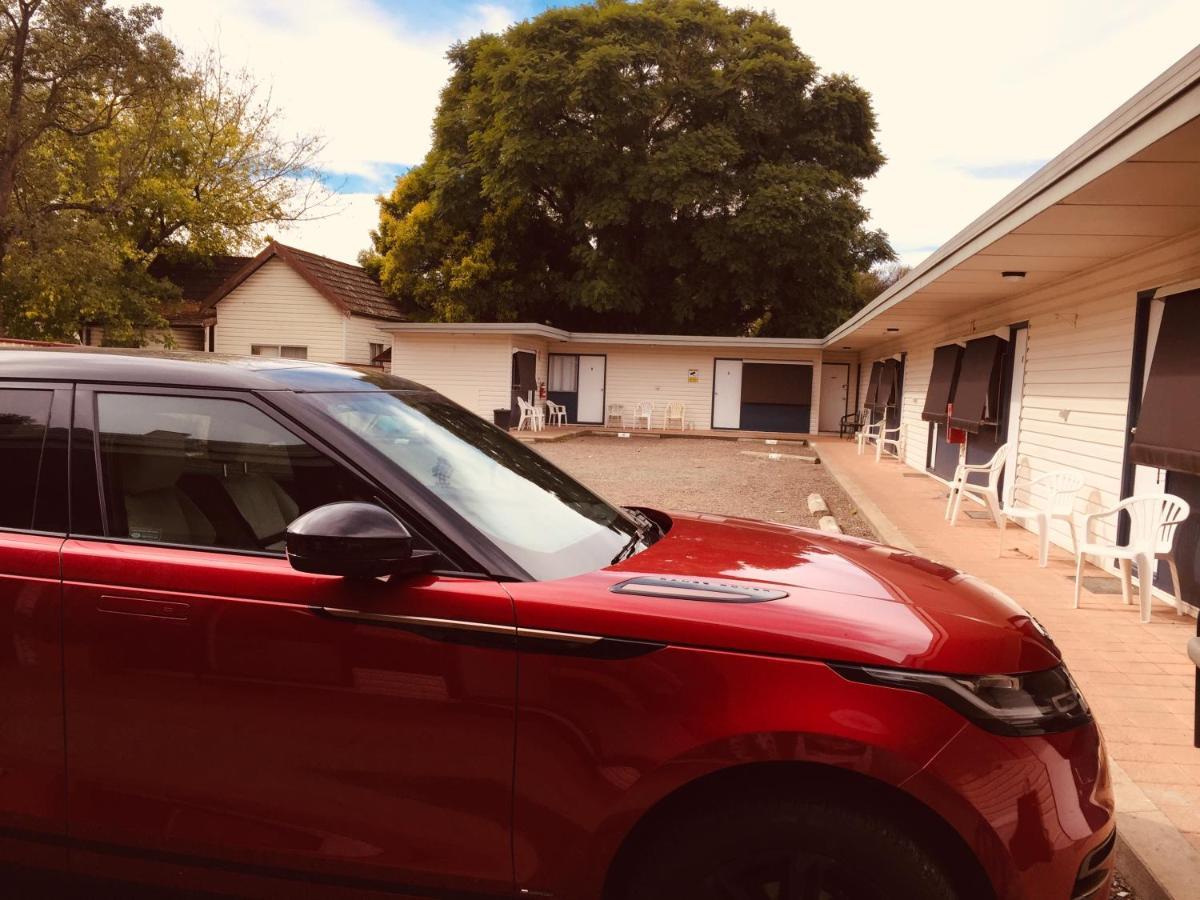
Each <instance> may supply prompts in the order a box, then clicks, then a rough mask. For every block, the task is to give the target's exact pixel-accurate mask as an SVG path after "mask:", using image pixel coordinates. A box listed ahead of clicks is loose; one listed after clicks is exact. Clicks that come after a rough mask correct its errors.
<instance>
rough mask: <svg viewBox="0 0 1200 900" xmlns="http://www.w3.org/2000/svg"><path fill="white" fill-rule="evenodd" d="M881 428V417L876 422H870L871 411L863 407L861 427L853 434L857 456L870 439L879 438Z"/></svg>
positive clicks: (875, 439)
mask: <svg viewBox="0 0 1200 900" xmlns="http://www.w3.org/2000/svg"><path fill="white" fill-rule="evenodd" d="M882 429H883V419H880V420H879V421H878V422H872V421H871V411H870V410H869V409H864V410H863V424H862V427H861V428H859V429H858V434H856V435H855V436H854V442H855V444H857V446H858V455H859V456H862V455H863V452H864V451H865V450H866V449H867V445H868V444H870V443H871V442H872V441H878V440H879V432H880V431H881V430H882Z"/></svg>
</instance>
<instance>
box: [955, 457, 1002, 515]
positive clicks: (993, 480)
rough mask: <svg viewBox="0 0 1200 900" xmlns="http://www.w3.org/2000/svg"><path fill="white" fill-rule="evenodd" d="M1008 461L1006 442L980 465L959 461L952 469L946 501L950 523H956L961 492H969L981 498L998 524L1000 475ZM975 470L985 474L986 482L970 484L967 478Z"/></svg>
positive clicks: (961, 497)
mask: <svg viewBox="0 0 1200 900" xmlns="http://www.w3.org/2000/svg"><path fill="white" fill-rule="evenodd" d="M1007 463H1008V444H1003V445H1001V447H1000V449H999V450H997V451H996V452H995V453H994V454H992V458H991V459H989V460H988V461H987V462H985V463H983V464H982V465H973V466H969V465H967V464H966V463H959V464H958V468H957V469H955V470H954V480H953V481H951V482H950V497H949V499H948V500H947V501H946V518H947V519H949V520H950V524H951V525H957V524H958V513H959V510H961V509H962V500H963V494H969V495H971V496H973V497H976V498H978V499H979V500H982V501H983V503H984V505H985V506H987V508H988V510H989V511H990V512H991V514H992V518H993V519H994V520H995V522H996V524H997V525H999V524H1000V475H1001V473H1003V472H1004V466H1005V465H1006V464H1007ZM977 472H983V473H986V474H987V484H972V483H971V482H970V481H968V480H967V479H969V478H970V477H971V476H972V475H974V474H976V473H977Z"/></svg>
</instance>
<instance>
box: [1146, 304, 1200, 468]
mask: <svg viewBox="0 0 1200 900" xmlns="http://www.w3.org/2000/svg"><path fill="white" fill-rule="evenodd" d="M1197 397H1200V291H1188V292H1187V293H1186V294H1178V295H1176V296H1174V297H1168V298H1167V300H1166V302H1165V303H1164V304H1163V316H1162V325H1161V326H1160V328H1159V331H1158V342H1157V343H1156V344H1155V347H1154V359H1153V360H1152V361H1151V363H1150V378H1149V380H1147V382H1146V391H1145V393H1144V394H1143V395H1142V409H1141V412H1140V413H1139V414H1138V422H1137V431H1135V432H1134V435H1133V443H1132V444H1131V445H1130V447H1129V457H1130V459H1131V460H1132V461H1133V462H1135V463H1138V464H1139V465H1143V466H1154V467H1156V468H1159V469H1171V470H1172V471H1175V472H1188V473H1191V474H1194V475H1200V415H1197V413H1196V406H1195V403H1196V398H1197Z"/></svg>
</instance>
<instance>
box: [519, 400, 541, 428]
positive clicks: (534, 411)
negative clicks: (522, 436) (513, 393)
mask: <svg viewBox="0 0 1200 900" xmlns="http://www.w3.org/2000/svg"><path fill="white" fill-rule="evenodd" d="M517 408H518V409H519V410H521V418H520V420H519V421H518V422H517V431H521V430H522V429H523V428H526V427H528V428H529V430H530V431H541V430H542V429H543V428H544V427H545V426H546V421H545V417H544V416H543V415H542V410H541V407H539V406H534V405H533V404H532V403H530V402H529V401H528V400H522V399H521V398H520V397H518V398H517Z"/></svg>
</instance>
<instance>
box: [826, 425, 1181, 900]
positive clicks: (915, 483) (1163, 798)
mask: <svg viewBox="0 0 1200 900" xmlns="http://www.w3.org/2000/svg"><path fill="white" fill-rule="evenodd" d="M813 445H814V446H815V447H816V449H817V451H818V452H819V454H820V456H821V459H822V461H823V463H824V464H825V465H826V466H827V467H828V470H829V472H830V474H831V475H833V476H834V478H835V479H836V480H837V481H838V482H840V483H841V485H842V487H843V488H844V489H845V490H846V492H847V493H848V494H849V495H850V496H851V498H852V499H853V500H854V501H855V502H856V503H857V504H858V507H859V512H860V513H861V514H862V515H863V516H864V517H865V518H866V519H867V520H868V521H869V522H871V524H872V525H873V526H875V529H876V531H877V532H878V533H879V535H880V537H881V538H882V539H883V540H884V541H885V542H886V543H890V544H893V545H895V546H900V547H902V548H904V549H907V550H912V551H914V552H916V553H918V554H920V555H922V556H928V557H931V558H933V559H935V560H940V561H942V562H945V563H948V564H949V565H952V566H954V567H955V568H958V569H962V570H963V571H966V572H970V573H971V574H974V575H978V576H979V577H981V578H983V579H985V580H987V581H989V582H991V583H992V584H994V585H995V586H996V587H998V588H999V589H1000V590H1002V591H1004V592H1005V593H1007V594H1009V595H1011V596H1012V597H1014V598H1015V599H1016V600H1017V601H1018V602H1019V603H1021V604H1022V605H1023V606H1025V607H1026V608H1027V609H1028V610H1029V611H1030V612H1031V613H1032V614H1033V615H1034V616H1036V617H1037V618H1038V620H1039V621H1041V622H1042V624H1043V625H1045V626H1046V628H1047V629H1048V630H1049V631H1050V633H1051V634H1052V635H1053V636H1054V640H1055V642H1056V643H1057V644H1058V645H1059V647H1060V648H1061V649H1062V651H1063V654H1064V656H1065V657H1066V661H1067V664H1068V665H1069V666H1070V669H1071V672H1072V674H1073V675H1074V676H1075V678H1076V680H1077V681H1078V682H1079V685H1080V687H1081V688H1082V689H1083V692H1084V694H1085V695H1086V696H1087V699H1088V702H1089V703H1090V704H1091V706H1092V710H1093V711H1094V713H1095V715H1096V719H1097V721H1099V723H1100V726H1101V730H1102V731H1103V733H1104V737H1105V740H1106V742H1107V745H1108V752H1109V756H1110V758H1111V760H1112V762H1113V775H1114V781H1115V784H1116V791H1117V806H1118V820H1117V829H1118V834H1119V835H1120V837H1121V840H1122V845H1121V851H1120V852H1121V855H1120V856H1119V858H1118V862H1119V865H1120V866H1121V869H1122V873H1123V874H1124V875H1125V876H1126V877H1127V878H1128V879H1129V880H1130V881H1131V883H1133V885H1134V887H1135V888H1136V889H1137V890H1138V891H1139V893H1140V894H1142V896H1144V897H1149V898H1153V897H1169V898H1177V900H1196V898H1200V749H1196V748H1194V747H1193V746H1192V727H1193V712H1194V703H1195V674H1196V670H1195V667H1194V666H1193V665H1192V664H1191V662H1190V661H1189V660H1188V657H1187V653H1186V646H1187V641H1188V638H1189V637H1191V636H1192V635H1193V634H1194V633H1195V628H1196V621H1195V619H1193V618H1191V617H1189V616H1186V615H1185V616H1183V617H1178V616H1176V614H1175V611H1174V610H1173V609H1171V608H1170V607H1168V606H1166V605H1164V604H1161V603H1156V604H1155V611H1154V617H1153V619H1152V621H1151V622H1150V623H1149V624H1148V625H1142V624H1139V622H1138V613H1137V607H1136V605H1134V606H1126V605H1124V604H1123V603H1122V600H1121V595H1120V592H1119V590H1118V592H1117V593H1116V594H1093V593H1091V592H1090V591H1088V590H1087V589H1086V588H1085V590H1084V592H1083V602H1082V608H1081V609H1078V610H1076V609H1072V599H1073V592H1074V572H1075V564H1074V560H1073V559H1072V558H1071V556H1070V554H1069V553H1067V552H1066V551H1064V550H1061V549H1059V548H1057V547H1053V548H1052V549H1051V555H1050V564H1049V566H1048V567H1047V568H1045V569H1042V568H1039V567H1038V565H1037V541H1036V539H1035V537H1034V535H1033V534H1032V533H1030V532H1028V531H1025V530H1023V529H1021V528H1019V527H1016V526H1012V525H1010V527H1009V528H1008V529H1007V531H1006V532H1005V540H1004V548H1003V551H1002V552H998V551H1000V536H999V532H998V531H997V529H996V526H995V525H994V524H993V523H992V522H991V520H990V519H986V520H981V519H975V518H972V517H970V516H966V515H963V516H960V518H959V522H958V525H957V526H956V527H953V528H952V527H950V525H949V523H947V522H946V521H945V519H944V513H945V507H946V488H945V487H944V486H943V485H942V484H941V483H940V482H938V481H936V480H934V479H932V478H929V477H923V476H921V475H919V474H918V473H916V470H914V469H911V468H908V467H907V466H904V465H902V464H901V463H899V462H898V461H896V460H894V459H887V458H885V459H884V460H883V461H881V462H880V463H878V464H877V463H876V462H875V457H874V454H873V453H872V454H870V455H863V456H859V455H857V453H856V452H855V448H854V444H853V442H849V441H838V440H836V439H820V438H819V439H816V440H814V441H813ZM906 474H908V475H909V476H910V477H905V476H906ZM966 508H972V509H979V508H980V507H976V506H974V505H970V506H969V507H966ZM1085 574H1087V575H1096V576H1105V575H1111V574H1112V573H1110V572H1103V571H1101V570H1100V569H1098V568H1095V567H1091V566H1089V567H1088V568H1087V569H1086V570H1085ZM1135 595H1136V587H1135Z"/></svg>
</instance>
